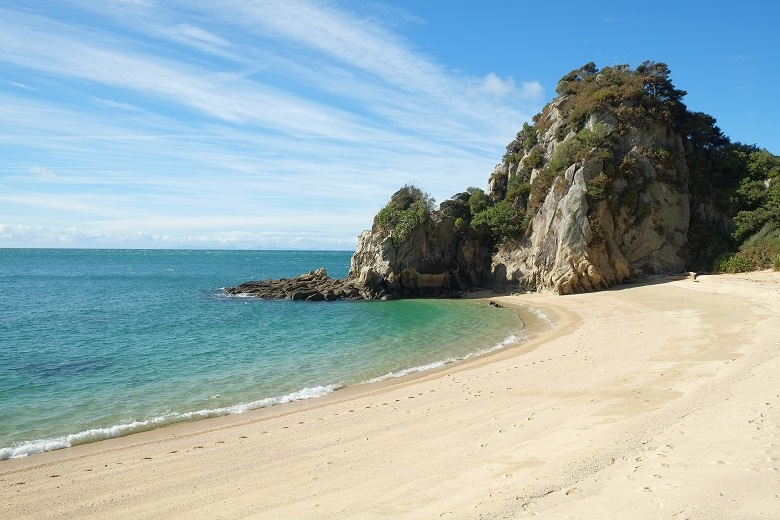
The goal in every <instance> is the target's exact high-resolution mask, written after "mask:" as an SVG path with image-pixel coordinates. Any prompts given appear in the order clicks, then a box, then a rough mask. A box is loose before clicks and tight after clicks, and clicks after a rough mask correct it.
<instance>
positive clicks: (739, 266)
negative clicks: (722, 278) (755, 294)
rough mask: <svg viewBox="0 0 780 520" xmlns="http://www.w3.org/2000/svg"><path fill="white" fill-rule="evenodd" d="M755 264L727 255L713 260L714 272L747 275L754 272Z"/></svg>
mask: <svg viewBox="0 0 780 520" xmlns="http://www.w3.org/2000/svg"><path fill="white" fill-rule="evenodd" d="M755 269H756V264H754V263H753V262H752V261H751V260H750V259H748V258H745V257H743V256H739V255H734V254H727V255H724V256H721V257H720V258H719V259H717V260H715V272H719V273H747V272H750V271H755Z"/></svg>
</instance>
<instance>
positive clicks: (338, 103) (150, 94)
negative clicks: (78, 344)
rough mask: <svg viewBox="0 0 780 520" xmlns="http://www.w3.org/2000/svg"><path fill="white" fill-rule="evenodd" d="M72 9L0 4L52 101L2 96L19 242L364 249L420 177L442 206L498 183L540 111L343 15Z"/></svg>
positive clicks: (533, 87) (245, 4)
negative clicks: (295, 242)
mask: <svg viewBox="0 0 780 520" xmlns="http://www.w3.org/2000/svg"><path fill="white" fill-rule="evenodd" d="M70 5H71V6H73V7H72V8H73V9H77V10H79V11H78V13H79V16H70V17H67V18H61V17H58V16H57V15H56V12H53V11H52V12H47V11H46V10H45V9H44V10H37V11H35V12H32V11H30V12H26V11H22V10H15V9H2V8H0V47H2V48H3V53H0V63H3V66H4V67H5V68H6V69H7V70H10V71H12V72H13V73H14V78H15V79H14V82H17V83H19V84H20V85H32V86H34V87H35V88H37V89H38V90H30V89H31V88H33V87H30V89H25V88H21V87H17V88H16V89H15V91H14V92H11V91H9V90H8V89H5V91H4V90H2V89H0V119H2V120H3V121H4V125H5V126H6V130H5V131H4V132H3V133H2V134H0V153H3V155H4V158H5V165H4V168H3V169H0V181H2V182H3V185H4V186H5V187H6V188H7V189H5V190H4V191H3V192H0V201H2V204H1V205H0V207H2V209H0V223H3V224H5V225H6V226H11V227H8V228H7V229H12V230H14V229H15V230H17V231H15V232H14V233H16V235H14V236H17V238H16V239H15V240H22V238H20V237H24V236H29V233H34V232H35V231H30V230H31V229H35V230H39V232H40V233H41V236H43V235H44V234H45V233H44V232H43V231H40V230H42V229H50V230H55V229H56V230H61V228H60V227H59V226H61V225H62V223H63V222H68V223H71V224H72V226H73V228H74V229H81V230H83V231H82V232H79V233H75V234H73V233H72V234H70V235H69V236H71V237H72V239H73V240H84V241H87V242H90V243H93V242H95V241H96V240H98V239H97V238H89V237H90V236H91V235H90V231H89V230H90V229H94V230H96V231H95V232H96V233H98V234H99V236H100V237H103V238H100V240H109V238H107V237H114V239H115V240H119V241H122V243H125V242H127V241H130V240H131V239H130V238H128V237H134V236H135V234H136V233H138V232H143V233H144V234H145V235H149V236H151V237H153V238H154V240H159V241H163V239H162V238H160V237H168V239H166V240H169V242H166V243H173V242H176V241H179V242H177V243H180V241H181V240H184V239H185V237H196V236H199V237H211V238H210V239H206V238H203V239H202V240H203V241H204V242H205V241H207V240H218V239H217V238H216V237H219V236H223V235H220V233H228V232H229V233H231V234H230V235H225V236H239V235H241V234H242V233H245V234H247V235H246V236H252V237H254V236H258V237H260V236H262V237H269V236H276V235H273V233H277V232H278V233H281V234H282V235H284V236H285V237H288V238H289V237H299V238H300V237H304V238H305V239H306V240H310V241H317V242H318V243H321V242H322V240H326V241H327V240H330V241H331V242H332V243H333V244H343V241H344V240H348V241H351V243H354V237H355V235H357V233H358V232H359V231H361V230H362V229H363V228H365V227H368V226H369V225H370V223H371V217H372V216H373V214H374V213H375V212H376V211H377V210H378V209H379V208H380V207H381V204H383V203H384V202H385V201H386V199H387V198H388V197H389V195H390V194H391V193H392V191H394V190H395V189H397V188H398V187H399V186H401V185H403V184H404V183H406V182H409V181H413V182H416V183H418V184H419V185H420V186H421V187H423V189H426V190H428V191H431V192H432V193H433V195H434V196H435V197H436V198H437V199H439V200H442V199H444V198H446V197H448V196H450V195H452V194H454V193H456V192H457V191H460V190H462V189H463V188H464V187H466V186H469V185H474V184H478V183H481V182H483V181H484V179H485V178H486V176H487V173H489V170H490V169H491V168H492V166H493V164H494V163H495V162H496V161H497V160H498V157H500V153H501V152H502V151H503V147H504V146H505V145H506V143H507V142H508V141H509V140H511V137H512V136H513V135H514V133H515V132H516V131H517V128H518V127H519V126H520V125H521V124H522V122H523V121H524V120H527V119H528V118H529V116H530V114H533V113H534V112H536V111H537V110H538V105H539V104H540V103H541V99H542V97H543V89H542V88H541V86H540V84H539V83H538V82H534V81H520V82H515V80H514V79H513V78H509V77H503V78H502V77H499V76H498V75H497V74H495V73H492V72H487V73H485V74H484V75H482V76H480V77H469V76H465V75H463V74H462V73H458V72H453V71H449V70H446V69H445V68H444V67H442V66H441V65H440V64H437V63H436V62H435V61H434V60H433V59H431V58H430V57H428V56H425V55H423V54H421V53H419V52H418V51H417V50H416V49H415V48H414V46H413V45H412V44H411V43H410V42H408V41H406V40H405V39H404V38H403V37H401V36H399V35H398V34H397V33H396V32H394V30H393V29H392V24H386V23H384V22H383V21H382V20H381V19H380V18H379V17H376V16H374V17H370V16H365V15H360V14H358V13H357V12H355V11H354V10H352V9H350V8H349V7H344V6H343V5H341V6H339V4H335V3H322V2H307V1H297V0H289V1H283V2H282V1H280V2H276V1H271V0H269V1H264V2H250V1H240V0H226V1H224V2H219V3H213V2H206V1H198V0H193V1H188V2H183V1H182V2H176V1H172V2H167V3H166V4H164V5H163V4H158V3H156V2H151V1H148V2H146V1H133V2H130V1H106V2H86V1H81V0H74V1H73V2H71V4H70ZM346 5H347V6H348V5H349V4H346ZM399 19H403V17H396V18H394V23H395V22H397V21H398V20H399ZM73 20H78V22H74V21H73ZM105 20H110V23H103V22H104V21H105ZM405 23H415V24H417V23H420V22H419V21H416V22H410V21H408V20H407V21H406V22H405ZM105 27H120V28H122V27H123V29H117V30H112V31H111V32H109V31H108V30H107V29H105ZM6 83H8V84H11V83H9V81H6ZM40 85H46V86H47V87H49V88H47V89H46V90H41V89H40V88H38V87H39V86H40ZM11 86H16V85H13V84H11ZM41 165H46V166H45V167H44V166H41ZM42 180H46V181H48V182H46V183H44V182H41V181H42ZM55 223H56V225H55ZM25 226H28V227H25ZM29 226H32V227H29ZM64 229H67V227H65V228H64ZM19 230H28V231H29V233H28V231H24V232H22V231H19ZM198 230H202V231H204V233H198V232H197V231H198ZM331 231H332V232H331ZM8 233H10V232H8ZM8 233H6V234H5V235H0V245H2V243H3V242H2V241H3V240H6V239H5V238H3V237H7V236H9V235H8ZM316 236H320V237H323V238H322V239H321V240H317V239H315V237H316ZM155 237H156V238H155ZM345 237H346V238H345ZM349 237H351V238H349ZM132 240H135V239H132ZM191 240H194V238H193V239H191ZM219 240H222V239H219ZM225 240H226V239H225ZM281 240H282V239H279V240H277V242H276V243H281V242H280V241H281ZM285 240H286V239H285ZM290 240H292V238H290ZM247 241H251V240H250V239H247ZM127 243H130V242H127ZM161 243H162V242H161Z"/></svg>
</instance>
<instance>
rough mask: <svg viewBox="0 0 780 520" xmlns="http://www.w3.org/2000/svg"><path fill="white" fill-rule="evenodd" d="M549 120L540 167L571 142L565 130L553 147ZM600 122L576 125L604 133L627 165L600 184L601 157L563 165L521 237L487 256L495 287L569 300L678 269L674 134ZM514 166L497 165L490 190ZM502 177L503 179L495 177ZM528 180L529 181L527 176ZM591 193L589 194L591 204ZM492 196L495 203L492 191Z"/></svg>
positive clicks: (684, 207)
mask: <svg viewBox="0 0 780 520" xmlns="http://www.w3.org/2000/svg"><path fill="white" fill-rule="evenodd" d="M550 117H551V118H553V119H554V121H553V122H552V126H551V128H550V130H549V131H548V132H547V133H546V134H544V135H543V136H542V138H541V141H540V142H541V144H542V146H543V147H544V150H545V151H544V159H543V162H544V163H549V161H550V160H551V158H552V156H553V154H554V153H555V150H556V148H557V147H558V146H560V145H561V143H562V142H566V139H574V138H575V137H574V134H573V133H569V134H568V135H567V137H566V138H565V139H564V141H561V142H556V140H555V137H554V136H555V130H556V129H557V128H559V127H560V125H559V121H558V119H557V118H558V117H560V116H558V115H557V112H554V111H553V112H551V116H550ZM604 118H605V115H604V114H596V115H593V116H591V117H590V118H589V119H588V120H587V122H586V124H585V125H584V128H588V129H591V130H592V129H594V128H596V127H597V125H601V131H602V132H604V136H605V137H607V138H610V139H611V140H612V142H611V146H610V147H611V149H612V150H613V153H614V154H616V155H617V156H618V157H620V159H621V163H622V164H624V165H630V167H626V168H624V169H623V171H619V172H615V173H613V174H612V175H611V176H609V177H607V175H606V174H605V173H604V169H605V167H604V166H605V165H604V160H603V159H599V158H587V159H583V160H579V161H576V162H574V163H572V164H571V165H569V166H568V167H567V168H566V170H565V171H564V173H563V175H561V176H560V177H558V178H556V180H555V181H554V182H553V185H552V186H551V188H550V189H549V191H548V193H547V195H546V196H545V197H544V202H543V204H542V205H541V207H540V208H539V209H538V211H537V212H536V213H535V215H534V216H533V220H532V221H531V227H530V230H529V231H530V234H529V236H528V237H527V238H526V239H525V240H521V241H517V242H514V243H511V244H509V245H507V246H504V247H502V248H500V249H499V251H498V252H497V253H496V254H495V255H494V256H493V258H492V273H493V275H494V276H495V278H496V279H497V280H499V281H504V282H510V283H519V284H522V285H524V286H525V287H527V288H531V289H535V290H547V291H553V292H557V293H561V294H569V293H574V292H583V291H592V290H598V289H604V288H607V287H610V286H612V285H615V284H618V283H621V282H623V281H625V280H626V279H628V278H641V277H644V276H647V275H653V274H660V273H677V272H680V271H682V270H683V269H684V268H685V254H684V248H685V246H686V242H687V232H688V225H689V221H690V209H689V208H690V206H689V204H690V200H689V199H690V197H689V194H688V167H687V164H686V162H685V150H684V147H683V140H682V136H681V135H680V134H679V133H675V132H674V131H673V130H672V129H670V128H668V127H666V126H664V125H660V124H650V125H648V126H646V127H645V128H642V129H638V128H633V127H630V128H627V129H625V130H624V131H623V132H622V133H620V134H619V135H614V134H615V133H617V129H616V125H614V124H613V125H607V124H605V123H604V122H603V120H604ZM659 150H663V153H659V152H658V151H659ZM656 155H658V156H661V158H660V159H659V158H656V157H655V156H656ZM525 157H526V156H524V158H525ZM610 159H612V160H614V159H613V158H610ZM522 160H523V159H521V162H522ZM505 163H506V160H505ZM514 167H516V165H513V164H502V165H500V166H499V167H498V168H497V171H498V172H499V175H497V176H494V180H493V182H494V184H497V185H499V186H500V185H502V184H506V183H508V182H509V181H511V174H512V171H513V168H514ZM503 172H506V177H507V178H506V179H502V178H501V177H502V175H501V173H503ZM494 175H495V172H494ZM532 177H537V178H538V174H537V175H534V174H533V172H532ZM534 180H536V179H534ZM533 182H534V181H532V182H531V185H533ZM598 183H601V185H598ZM596 190H598V191H599V194H598V195H599V196H597V197H594V196H593V192H595V191H596ZM606 194H609V198H608V197H606V196H605V195H606ZM492 195H493V196H494V197H496V196H499V195H498V194H497V193H496V191H495V189H494V191H493V192H492Z"/></svg>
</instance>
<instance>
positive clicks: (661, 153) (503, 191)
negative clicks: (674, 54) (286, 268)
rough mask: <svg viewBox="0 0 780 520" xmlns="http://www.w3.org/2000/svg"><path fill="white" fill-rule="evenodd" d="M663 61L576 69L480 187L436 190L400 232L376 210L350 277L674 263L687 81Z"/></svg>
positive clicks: (543, 273)
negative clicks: (436, 205) (676, 80)
mask: <svg viewBox="0 0 780 520" xmlns="http://www.w3.org/2000/svg"><path fill="white" fill-rule="evenodd" d="M667 75H668V70H667V69H666V66H665V65H663V64H660V65H656V64H643V65H642V67H641V68H638V69H637V71H631V70H630V69H627V68H626V67H618V68H615V69H605V70H604V71H603V73H599V72H598V71H597V70H596V69H595V66H594V65H592V64H589V65H587V66H585V67H583V68H582V69H579V70H577V71H573V72H572V73H570V74H569V75H568V76H566V77H564V79H563V80H561V83H559V87H558V91H559V97H558V98H556V99H555V100H554V101H553V102H552V103H550V104H549V105H548V106H547V107H545V109H544V110H543V112H542V113H541V114H539V115H537V117H536V118H535V120H534V125H533V126H528V125H526V126H525V127H524V129H523V131H521V132H520V133H518V138H517V140H516V141H515V142H513V143H511V144H510V146H509V147H508V148H507V155H506V156H505V157H504V159H503V160H502V162H501V163H500V164H499V165H498V166H497V167H496V169H495V170H494V172H493V174H492V175H491V176H490V179H489V183H488V191H487V193H484V192H482V191H481V190H477V189H470V190H469V191H468V192H466V193H463V194H459V195H458V196H456V197H454V198H453V200H450V201H446V202H445V203H443V204H442V210H441V211H439V212H432V213H430V214H429V216H428V218H425V219H424V221H423V223H422V224H420V225H418V226H417V227H415V228H414V230H413V232H412V233H407V234H405V236H404V240H402V241H399V240H397V239H395V240H394V239H393V237H392V234H393V232H394V230H393V227H392V226H382V225H378V224H377V223H376V222H375V224H374V226H373V228H372V230H371V231H366V232H364V233H363V234H361V235H360V238H359V240H358V247H357V251H356V252H355V256H354V257H353V259H352V269H351V270H350V275H349V277H350V279H352V280H354V281H356V282H357V284H358V285H362V286H365V287H367V288H368V289H369V292H373V293H374V294H393V295H400V296H419V295H428V294H441V293H446V292H448V291H456V290H461V289H465V288H467V287H473V286H477V285H482V286H489V285H496V284H498V285H506V284H509V285H517V286H520V287H523V288H525V289H529V290H538V291H552V292H556V293H559V294H569V293H575V292H582V291H592V290H598V289H604V288H607V287H610V286H612V285H614V284H618V283H621V282H623V281H625V280H626V279H628V278H641V277H643V276H646V275H652V274H659V273H670V272H680V271H682V270H683V269H684V268H685V267H686V250H685V247H686V243H687V234H688V227H689V222H690V199H691V197H690V194H689V190H688V185H689V170H688V166H687V163H686V148H685V145H686V139H685V136H684V135H683V130H682V129H681V127H682V125H681V124H680V121H681V114H684V113H685V107H684V105H682V103H681V102H680V101H679V100H680V98H681V97H682V95H684V92H682V91H678V90H676V89H674V88H673V87H672V85H671V83H670V82H669V80H668V77H667ZM594 99H595V100H599V101H594ZM394 197H395V195H394ZM482 199H484V200H482Z"/></svg>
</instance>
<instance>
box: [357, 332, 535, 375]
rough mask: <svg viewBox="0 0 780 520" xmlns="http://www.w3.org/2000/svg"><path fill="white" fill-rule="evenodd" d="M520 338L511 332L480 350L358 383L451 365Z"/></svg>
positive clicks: (494, 349) (500, 347) (509, 343)
mask: <svg viewBox="0 0 780 520" xmlns="http://www.w3.org/2000/svg"><path fill="white" fill-rule="evenodd" d="M521 339H525V338H524V336H523V335H522V334H520V333H519V332H518V333H513V334H510V335H509V336H507V337H506V338H504V339H503V340H502V341H500V342H498V343H496V344H495V345H493V346H492V347H488V348H484V349H481V350H477V351H476V352H471V353H469V354H466V355H465V356H457V357H451V358H447V359H443V360H440V361H434V362H432V363H427V364H425V365H420V366H416V367H411V368H404V369H402V370H397V371H395V372H388V373H387V374H384V375H381V376H377V377H372V378H371V379H369V380H367V381H363V382H362V383H360V384H371V383H379V382H380V381H386V380H387V379H395V378H399V377H404V376H408V375H410V374H416V373H419V372H427V371H428V370H434V369H436V368H441V367H443V366H445V365H451V364H453V363H459V362H461V361H466V360H467V359H471V358H473V357H477V356H483V355H485V354H490V353H491V352H495V351H496V350H500V349H502V348H504V347H506V346H508V345H512V344H514V343H517V342H518V341H520V340H521Z"/></svg>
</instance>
